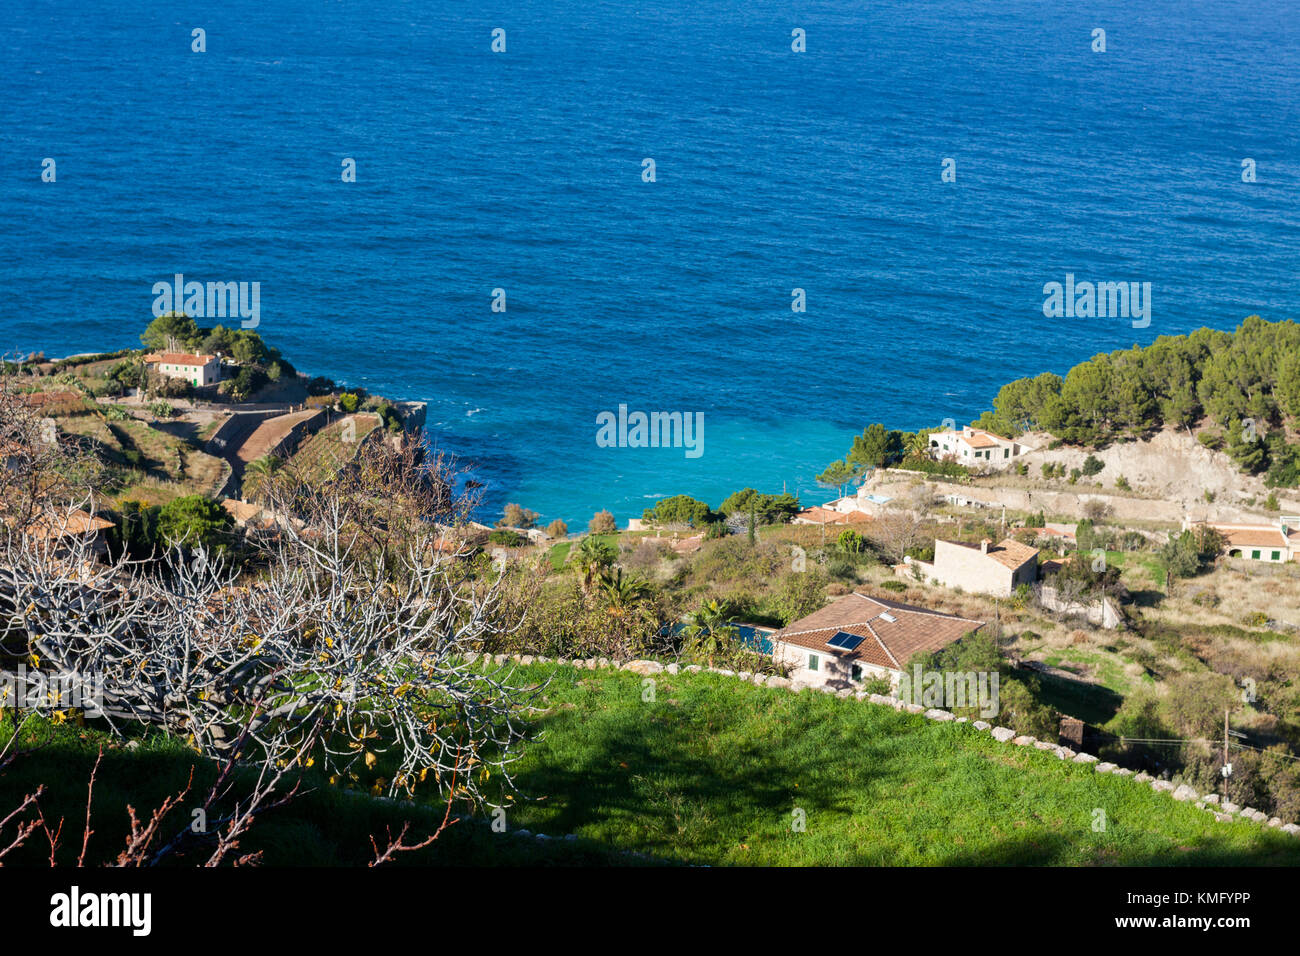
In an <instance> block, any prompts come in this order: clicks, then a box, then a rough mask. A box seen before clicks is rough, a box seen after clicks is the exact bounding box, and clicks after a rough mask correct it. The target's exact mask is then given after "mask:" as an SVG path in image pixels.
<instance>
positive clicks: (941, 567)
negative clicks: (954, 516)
mask: <svg viewBox="0 0 1300 956" xmlns="http://www.w3.org/2000/svg"><path fill="white" fill-rule="evenodd" d="M895 571H896V572H898V573H899V576H900V577H902V578H904V579H907V578H913V579H915V578H917V577H918V576H919V579H920V580H922V581H925V582H929V583H934V584H942V585H944V586H945V587H950V588H961V589H962V590H963V591H970V592H973V593H976V594H991V595H993V596H995V597H1009V596H1010V595H1011V594H1013V593H1014V592H1015V590H1016V588H1018V587H1019V586H1020V585H1022V584H1032V583H1033V582H1034V581H1036V580H1038V549H1037V548H1034V547H1031V546H1029V545H1027V544H1024V543H1023V542H1020V541H1017V540H1015V539H1014V538H1005V539H1003V540H1002V541H1000V542H998V543H997V544H993V543H992V542H991V541H989V540H988V539H987V538H986V539H984V540H983V541H981V542H980V543H979V544H965V543H963V542H960V541H944V540H942V539H936V540H935V542H934V561H933V562H928V561H918V560H917V559H915V558H911V557H908V558H904V559H903V564H902V565H899V566H898V567H897V568H895Z"/></svg>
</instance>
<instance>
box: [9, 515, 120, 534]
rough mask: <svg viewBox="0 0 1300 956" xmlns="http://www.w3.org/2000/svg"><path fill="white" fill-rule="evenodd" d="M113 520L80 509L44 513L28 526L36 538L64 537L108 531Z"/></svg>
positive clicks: (28, 531)
mask: <svg viewBox="0 0 1300 956" xmlns="http://www.w3.org/2000/svg"><path fill="white" fill-rule="evenodd" d="M111 527H113V522H111V521H109V520H108V519H107V518H101V517H99V515H90V514H87V513H86V512H85V511H82V510H80V509H78V510H76V511H72V512H68V513H67V514H47V515H42V516H41V517H39V518H36V519H35V520H33V521H32V523H31V524H29V525H28V526H27V533H28V534H30V535H31V536H32V537H35V538H62V537H66V536H68V535H83V534H86V533H87V532H91V533H94V532H99V531H106V530H108V529H109V528H111Z"/></svg>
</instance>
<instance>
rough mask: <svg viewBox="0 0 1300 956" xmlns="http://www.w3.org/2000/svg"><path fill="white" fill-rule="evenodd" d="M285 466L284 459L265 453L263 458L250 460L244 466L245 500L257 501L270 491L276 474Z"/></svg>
mask: <svg viewBox="0 0 1300 956" xmlns="http://www.w3.org/2000/svg"><path fill="white" fill-rule="evenodd" d="M283 467H284V459H282V458H276V457H275V456H274V455H263V456H262V457H261V458H258V459H255V460H254V461H250V462H249V463H248V466H247V467H246V468H244V478H243V486H242V491H243V495H244V500H246V501H256V500H258V499H259V498H261V497H263V496H265V495H266V493H267V492H269V491H270V488H271V483H272V482H273V481H274V480H275V476H276V475H278V474H279V473H280V469H282V468H283Z"/></svg>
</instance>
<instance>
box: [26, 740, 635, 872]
mask: <svg viewBox="0 0 1300 956" xmlns="http://www.w3.org/2000/svg"><path fill="white" fill-rule="evenodd" d="M28 730H30V731H31V733H30V734H29V735H28V736H27V737H26V738H25V739H27V740H29V741H30V740H32V739H45V745H44V746H43V747H41V749H39V750H36V751H34V752H32V753H30V754H28V755H26V756H23V757H20V758H19V759H18V760H16V761H15V762H14V763H13V764H11V765H10V767H9V768H8V769H7V770H6V771H5V772H4V773H3V774H0V818H3V817H4V816H5V815H7V814H8V813H9V811H10V810H11V809H13V808H14V807H16V806H17V805H18V804H19V802H20V801H21V799H22V797H23V795H25V794H27V793H30V792H32V791H34V790H35V789H36V787H37V785H39V784H45V786H46V788H47V789H46V793H45V794H44V795H43V796H42V797H41V807H42V809H43V810H44V812H45V817H46V820H47V821H48V822H49V823H50V824H51V827H52V829H57V828H58V825H59V821H60V820H62V821H63V837H62V841H61V842H62V845H61V848H60V850H59V853H58V861H59V863H60V865H63V866H72V865H75V863H76V860H77V855H78V854H79V853H80V850H81V835H82V825H83V823H84V821H85V816H86V783H87V781H88V780H89V778H90V772H91V768H92V767H93V766H94V763H95V755H96V752H97V750H98V747H99V745H100V744H101V743H103V744H105V746H106V749H105V752H104V759H103V763H102V765H101V766H100V769H99V773H98V775H97V777H96V779H95V789H94V797H93V801H92V829H93V830H94V833H93V835H92V836H91V838H90V842H89V844H88V852H87V862H88V863H90V864H91V865H102V864H103V863H106V862H111V861H112V860H114V859H115V858H116V856H117V854H118V853H119V852H120V851H121V849H122V847H123V840H124V838H125V837H126V835H127V834H128V833H129V832H130V824H129V816H128V813H127V809H126V808H127V805H128V804H130V805H132V806H134V807H135V809H136V813H137V815H138V816H140V817H141V818H142V819H146V820H147V819H148V818H149V816H150V815H151V814H152V812H153V810H154V809H155V808H157V807H158V806H159V805H160V804H161V803H162V801H163V800H164V799H166V798H167V797H168V796H172V795H175V794H177V793H179V792H180V791H181V790H183V789H184V788H185V785H186V782H187V781H188V780H189V777H190V772H191V768H193V769H194V786H193V788H192V789H191V790H190V793H189V796H188V798H187V799H186V800H185V801H183V802H182V804H181V805H180V806H179V807H178V808H177V809H175V810H173V811H172V813H171V814H170V815H169V816H168V817H167V818H166V822H165V824H164V825H163V827H162V828H161V830H162V832H163V834H164V835H165V839H170V837H171V836H172V835H174V834H175V833H177V832H178V831H179V830H180V829H182V828H183V827H185V826H187V825H188V823H189V822H190V821H191V810H192V809H193V808H195V807H197V806H199V805H200V804H201V802H202V797H203V795H205V794H206V792H207V786H208V785H210V784H211V782H212V781H213V780H214V779H215V777H216V768H215V765H214V764H212V763H210V762H208V761H205V760H203V759H201V758H199V757H198V756H197V755H196V754H194V753H193V752H192V751H190V750H189V749H187V748H186V747H185V746H184V745H183V744H181V743H180V742H178V741H175V740H169V739H167V738H165V737H163V736H161V735H157V734H155V735H152V736H150V737H145V738H142V741H141V745H140V746H139V747H137V748H135V749H127V748H125V747H123V746H122V742H121V741H116V740H113V739H112V738H110V737H109V736H108V735H107V734H104V733H101V732H97V731H95V730H93V729H89V728H86V729H80V728H77V727H75V726H72V725H70V724H62V725H58V726H52V725H50V724H48V723H46V722H44V721H40V722H39V723H37V724H35V725H33V724H31V723H29V724H28ZM11 733H12V724H11V723H10V722H9V721H8V718H7V717H5V718H0V746H3V744H4V743H5V742H6V741H7V740H8V739H9V736H10V734H11ZM306 788H307V789H306V792H305V793H303V794H300V795H299V796H298V797H296V798H295V799H294V800H293V802H291V803H289V804H288V805H286V806H283V807H279V808H276V809H272V810H268V811H266V812H265V813H263V814H262V815H261V816H259V818H258V819H257V821H256V822H255V825H254V826H253V828H252V829H251V830H250V831H248V834H247V835H246V836H245V837H244V838H243V839H242V840H241V841H240V850H239V853H238V854H235V855H242V854H243V853H246V852H253V851H256V850H261V851H262V852H263V853H264V854H265V855H264V858H263V862H264V863H265V864H267V865H272V866H275V865H279V866H365V865H366V864H367V863H369V862H370V861H371V860H372V859H373V856H374V854H373V850H372V848H371V845H370V838H371V836H372V835H373V836H375V837H376V839H377V841H378V843H379V845H380V846H381V847H382V846H385V845H386V843H387V841H386V839H385V835H386V833H387V832H390V831H391V832H392V833H393V834H394V835H396V834H397V833H398V832H400V830H401V828H402V824H403V823H404V822H407V821H409V822H410V824H411V829H410V831H409V836H408V839H407V841H406V842H407V843H417V842H419V841H420V840H421V839H423V838H424V837H425V836H427V835H428V834H429V833H431V832H432V831H433V830H434V829H436V828H437V826H438V824H439V823H440V822H441V821H442V816H443V810H444V809H445V807H430V806H427V805H420V804H400V805H399V804H393V803H389V802H384V801H379V800H374V799H371V798H370V797H368V796H365V795H361V794H357V793H351V792H347V791H343V790H340V789H338V788H335V787H331V786H329V785H328V784H327V783H325V782H324V781H323V780H320V779H316V778H309V779H308V780H307V781H306ZM16 822H17V821H15V823H11V825H10V826H9V827H6V828H5V829H4V830H3V831H2V832H0V840H2V841H3V842H0V846H7V845H8V844H9V842H10V841H11V840H12V839H13V837H14V826H15V824H16ZM165 839H164V840H160V841H159V842H160V843H161V842H165ZM48 858H49V845H48V843H47V842H46V840H45V837H44V836H43V835H42V833H41V831H39V830H38V831H37V832H36V834H35V835H34V837H33V839H31V840H30V841H29V842H28V843H27V845H25V846H24V847H22V848H20V849H19V850H17V851H15V852H13V853H12V854H10V855H9V856H7V857H6V858H5V863H6V864H9V865H35V866H45V865H47V864H48ZM176 862H181V863H184V862H188V861H176ZM395 862H396V863H397V864H398V865H401V864H423V865H467V866H516V865H518V866H539V865H540V866H584V865H585V866H601V865H612V864H616V865H624V866H625V865H645V864H646V863H648V862H649V863H653V862H654V861H646V860H638V859H636V858H634V857H630V856H628V855H627V854H623V853H619V852H617V851H615V850H611V849H610V848H607V847H603V846H601V845H599V844H596V843H592V842H591V841H587V840H577V841H573V842H567V841H550V842H540V841H537V840H533V839H529V838H526V837H518V836H515V835H513V834H510V833H504V834H501V833H494V832H493V831H492V829H491V827H490V826H488V825H487V824H486V823H480V822H478V821H460V822H456V823H453V824H452V825H451V826H450V827H449V828H448V829H447V830H446V831H445V832H444V833H443V835H442V836H441V837H439V838H438V840H437V841H436V842H435V843H434V844H433V845H432V846H430V847H429V848H427V849H425V850H421V851H419V852H416V853H410V854H398V855H397V857H396V859H395Z"/></svg>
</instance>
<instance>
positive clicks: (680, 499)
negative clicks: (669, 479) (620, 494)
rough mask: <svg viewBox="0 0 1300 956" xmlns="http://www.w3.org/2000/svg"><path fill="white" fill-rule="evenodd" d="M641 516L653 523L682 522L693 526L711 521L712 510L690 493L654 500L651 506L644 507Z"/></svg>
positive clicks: (670, 523) (669, 523) (668, 523)
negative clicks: (653, 504)
mask: <svg viewBox="0 0 1300 956" xmlns="http://www.w3.org/2000/svg"><path fill="white" fill-rule="evenodd" d="M642 518H643V520H645V521H648V522H652V523H654V524H660V525H672V524H684V525H689V526H690V527H692V528H693V527H696V526H698V525H702V524H704V523H705V522H708V521H711V520H712V519H713V512H712V511H710V509H709V506H708V505H707V504H705V503H704V502H703V501H699V500H697V499H695V498H692V497H691V496H690V495H673V496H672V497H670V498H664V499H662V500H661V501H657V502H655V506H654V507H653V508H647V509H645V512H644V514H643V515H642Z"/></svg>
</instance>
